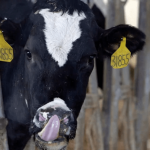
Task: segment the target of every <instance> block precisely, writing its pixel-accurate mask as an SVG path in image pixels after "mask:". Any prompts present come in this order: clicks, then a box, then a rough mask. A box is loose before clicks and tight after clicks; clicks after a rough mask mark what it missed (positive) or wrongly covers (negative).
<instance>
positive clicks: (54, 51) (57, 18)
mask: <svg viewBox="0 0 150 150" xmlns="http://www.w3.org/2000/svg"><path fill="white" fill-rule="evenodd" d="M39 14H40V15H41V16H42V17H43V18H44V29H43V32H44V36H45V42H46V47H47V50H48V53H49V54H50V55H51V56H52V58H53V59H54V60H55V61H56V62H57V63H58V65H59V66H60V67H62V66H63V65H64V64H65V63H66V61H67V60H68V55H69V53H70V52H71V50H72V47H73V43H74V42H75V41H76V40H77V39H79V38H80V37H81V33H82V31H81V29H80V21H82V20H84V19H86V16H85V14H84V13H80V15H79V14H78V12H76V11H75V12H74V13H73V14H72V15H69V14H68V13H64V14H62V12H55V13H54V12H50V11H49V9H42V10H40V12H39Z"/></svg>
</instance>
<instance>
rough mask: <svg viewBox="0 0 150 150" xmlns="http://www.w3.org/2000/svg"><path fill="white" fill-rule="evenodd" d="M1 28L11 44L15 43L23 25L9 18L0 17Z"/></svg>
mask: <svg viewBox="0 0 150 150" xmlns="http://www.w3.org/2000/svg"><path fill="white" fill-rule="evenodd" d="M0 30H1V31H2V32H3V35H4V38H5V40H6V41H7V42H8V43H9V44H14V43H15V41H16V40H17V38H18V37H19V35H20V33H21V25H20V24H17V23H14V22H12V21H11V20H9V19H7V20H6V19H0Z"/></svg>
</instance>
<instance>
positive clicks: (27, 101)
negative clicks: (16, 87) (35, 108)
mask: <svg viewBox="0 0 150 150" xmlns="http://www.w3.org/2000/svg"><path fill="white" fill-rule="evenodd" d="M25 103H26V105H27V107H28V101H27V99H25Z"/></svg>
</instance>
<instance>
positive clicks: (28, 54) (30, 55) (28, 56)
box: [25, 49, 32, 60]
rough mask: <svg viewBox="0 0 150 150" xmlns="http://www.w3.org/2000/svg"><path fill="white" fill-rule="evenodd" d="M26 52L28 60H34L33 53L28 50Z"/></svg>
mask: <svg viewBox="0 0 150 150" xmlns="http://www.w3.org/2000/svg"><path fill="white" fill-rule="evenodd" d="M25 52H26V55H27V58H28V59H29V60H30V59H31V58H32V54H31V52H30V51H29V50H27V49H26V50H25Z"/></svg>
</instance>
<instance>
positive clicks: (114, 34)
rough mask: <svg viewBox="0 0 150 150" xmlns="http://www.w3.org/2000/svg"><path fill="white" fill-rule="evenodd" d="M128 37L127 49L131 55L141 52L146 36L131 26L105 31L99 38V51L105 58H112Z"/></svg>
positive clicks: (120, 26) (119, 26)
mask: <svg viewBox="0 0 150 150" xmlns="http://www.w3.org/2000/svg"><path fill="white" fill-rule="evenodd" d="M123 37H126V47H127V48H128V49H129V50H130V52H131V55H132V54H134V53H136V52H137V51H139V50H141V49H142V48H143V46H144V44H145V34H144V33H143V32H141V31H140V30H139V29H137V28H135V27H131V26H129V25H118V26H116V27H113V28H110V29H108V30H103V32H101V35H100V37H99V51H100V54H102V55H103V56H108V57H110V56H111V55H112V54H113V53H114V52H115V51H116V50H117V49H118V48H119V47H120V43H121V41H122V39H123Z"/></svg>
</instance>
